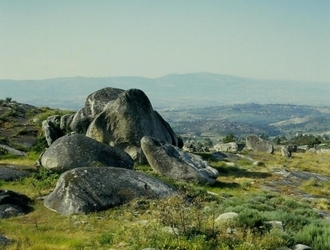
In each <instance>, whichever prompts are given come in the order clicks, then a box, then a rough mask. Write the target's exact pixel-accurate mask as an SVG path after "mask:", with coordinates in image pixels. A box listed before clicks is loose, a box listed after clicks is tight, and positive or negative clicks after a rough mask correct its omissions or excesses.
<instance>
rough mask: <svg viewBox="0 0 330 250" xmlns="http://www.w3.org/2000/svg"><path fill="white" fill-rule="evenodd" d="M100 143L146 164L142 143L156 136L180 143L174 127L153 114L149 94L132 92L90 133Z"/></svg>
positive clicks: (101, 116) (105, 113)
mask: <svg viewBox="0 0 330 250" xmlns="http://www.w3.org/2000/svg"><path fill="white" fill-rule="evenodd" d="M86 135H87V136H88V137H91V138H93V139H95V140H97V141H100V142H102V143H105V144H109V145H111V146H113V147H116V148H119V149H122V150H124V151H126V152H127V153H128V154H129V155H130V156H131V157H132V158H133V159H134V160H135V161H137V162H139V163H144V162H145V158H144V156H143V154H141V146H140V140H141V138H142V137H143V136H152V137H155V138H157V139H160V140H162V141H165V142H168V143H170V144H172V145H175V146H178V145H179V139H178V136H177V135H176V134H175V133H174V131H173V130H172V128H171V127H170V125H169V124H168V123H167V122H166V121H165V120H164V119H163V118H162V117H161V116H160V115H159V114H158V113H157V112H156V111H154V110H153V108H152V106H151V103H150V101H149V99H148V97H147V96H146V95H145V93H144V92H143V91H141V90H138V89H130V90H127V91H125V92H123V93H121V94H120V95H119V96H118V98H117V99H116V100H115V101H114V102H113V103H112V104H111V105H109V104H108V105H107V106H106V107H105V108H104V111H103V112H102V113H100V114H99V115H98V116H97V117H96V118H95V119H94V120H93V122H92V123H91V125H90V126H89V128H88V131H87V133H86Z"/></svg>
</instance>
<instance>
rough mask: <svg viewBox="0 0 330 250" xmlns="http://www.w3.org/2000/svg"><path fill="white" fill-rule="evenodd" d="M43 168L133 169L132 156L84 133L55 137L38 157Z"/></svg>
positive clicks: (57, 170) (59, 169) (62, 170)
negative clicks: (91, 166) (97, 167)
mask: <svg viewBox="0 0 330 250" xmlns="http://www.w3.org/2000/svg"><path fill="white" fill-rule="evenodd" d="M40 163H41V165H42V166H44V167H45V168H47V169H49V170H52V171H54V172H58V173H63V172H65V171H67V170H70V169H73V168H78V167H86V166H89V165H91V164H93V165H96V166H99V167H107V166H109V167H120V168H127V169H133V163H134V162H133V160H132V158H131V157H130V156H129V155H128V154H127V153H125V152H124V151H122V150H119V149H117V148H114V147H111V146H108V145H105V144H102V143H100V142H98V141H95V140H93V139H91V138H89V137H86V136H85V135H81V134H71V135H66V136H63V137H61V138H59V139H57V140H56V141H55V142H54V143H53V144H52V145H51V146H50V147H49V148H47V149H46V151H45V152H44V153H43V154H42V156H41V158H40Z"/></svg>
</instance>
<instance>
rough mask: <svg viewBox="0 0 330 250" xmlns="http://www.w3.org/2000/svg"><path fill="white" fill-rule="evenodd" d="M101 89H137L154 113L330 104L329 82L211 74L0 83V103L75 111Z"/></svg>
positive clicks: (79, 78) (56, 79)
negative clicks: (246, 105) (7, 100)
mask: <svg viewBox="0 0 330 250" xmlns="http://www.w3.org/2000/svg"><path fill="white" fill-rule="evenodd" d="M103 87H115V88H121V89H130V88H138V89H141V90H143V91H144V92H145V93H146V94H147V95H148V97H149V99H150V100H151V102H152V104H153V106H154V108H156V109H159V110H166V109H171V110H173V109H181V108H189V107H194V108H196V107H212V106H219V105H226V104H239V103H259V104H270V103H280V104H298V105H317V106H325V105H329V106H330V99H329V98H328V96H329V95H330V83H310V82H296V81H278V80H260V79H250V78H242V77H235V76H229V75H219V74H211V73H194V74H184V75H178V74H172V75H167V76H164V77H160V78H143V77H105V78H89V77H72V78H54V79H46V80H0V89H1V91H0V99H4V98H6V97H11V98H12V99H13V100H15V101H18V102H21V103H28V104H31V105H35V106H48V107H51V108H63V109H72V110H77V109H79V108H80V107H82V106H83V104H84V101H85V99H86V97H87V96H88V95H89V94H90V93H92V92H94V91H96V90H98V89H100V88H103Z"/></svg>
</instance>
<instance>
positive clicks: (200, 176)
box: [141, 136, 219, 184]
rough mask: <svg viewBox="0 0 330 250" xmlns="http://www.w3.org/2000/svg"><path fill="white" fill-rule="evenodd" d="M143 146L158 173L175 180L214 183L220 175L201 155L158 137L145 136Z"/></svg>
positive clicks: (142, 141)
mask: <svg viewBox="0 0 330 250" xmlns="http://www.w3.org/2000/svg"><path fill="white" fill-rule="evenodd" d="M141 148H142V150H143V152H144V154H145V156H146V158H147V160H148V162H149V164H150V166H151V167H152V169H153V170H154V171H155V172H156V173H158V174H161V175H163V176H167V177H170V178H172V179H174V180H184V181H191V182H198V183H202V184H205V183H209V184H214V183H215V181H216V179H217V177H218V176H219V172H218V171H217V170H216V169H214V168H212V167H210V166H209V164H208V163H207V162H206V161H204V160H203V159H202V158H201V157H200V156H198V155H194V154H191V153H187V152H184V151H182V150H181V149H179V148H178V147H175V146H173V145H171V144H169V143H166V142H164V141H161V140H158V139H156V138H152V137H149V136H145V137H143V138H142V139H141Z"/></svg>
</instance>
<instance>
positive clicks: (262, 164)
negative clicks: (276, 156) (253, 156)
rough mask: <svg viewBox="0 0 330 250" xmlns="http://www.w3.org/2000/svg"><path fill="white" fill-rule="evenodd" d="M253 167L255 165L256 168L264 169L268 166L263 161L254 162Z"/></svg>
mask: <svg viewBox="0 0 330 250" xmlns="http://www.w3.org/2000/svg"><path fill="white" fill-rule="evenodd" d="M252 165H253V166H256V167H264V166H266V165H265V163H264V162H262V161H254V162H253V163H252Z"/></svg>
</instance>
